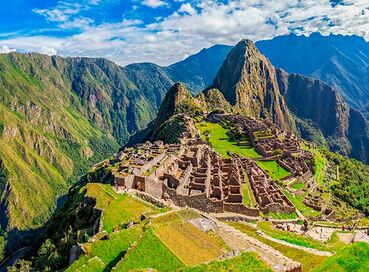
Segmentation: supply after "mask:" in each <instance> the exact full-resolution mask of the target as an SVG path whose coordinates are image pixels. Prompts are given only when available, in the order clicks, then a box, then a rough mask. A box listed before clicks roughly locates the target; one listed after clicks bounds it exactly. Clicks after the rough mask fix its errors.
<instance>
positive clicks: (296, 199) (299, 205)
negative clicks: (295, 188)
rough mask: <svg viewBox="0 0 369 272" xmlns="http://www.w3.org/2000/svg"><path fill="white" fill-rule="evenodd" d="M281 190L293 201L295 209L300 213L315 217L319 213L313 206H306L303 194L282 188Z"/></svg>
mask: <svg viewBox="0 0 369 272" xmlns="http://www.w3.org/2000/svg"><path fill="white" fill-rule="evenodd" d="M283 192H284V194H285V195H286V196H287V197H288V199H289V200H290V201H291V202H292V203H293V205H295V207H296V209H298V210H299V211H300V212H301V213H302V215H303V216H305V217H317V216H318V215H319V214H320V212H319V211H317V210H314V209H313V208H311V207H308V206H306V205H305V204H304V203H303V201H304V195H298V194H293V193H290V192H289V191H287V190H284V191H283Z"/></svg>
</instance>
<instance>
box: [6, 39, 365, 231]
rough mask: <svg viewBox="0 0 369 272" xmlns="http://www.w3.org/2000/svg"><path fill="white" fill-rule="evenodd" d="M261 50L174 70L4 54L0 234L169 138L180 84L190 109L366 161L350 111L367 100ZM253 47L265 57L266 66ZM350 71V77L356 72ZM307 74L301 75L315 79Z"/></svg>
mask: <svg viewBox="0 0 369 272" xmlns="http://www.w3.org/2000/svg"><path fill="white" fill-rule="evenodd" d="M313 37H315V36H313ZM319 37H320V38H321V39H325V38H326V37H323V36H319ZM292 38H293V37H292ZM353 39H356V38H353ZM268 42H270V43H273V42H274V41H273V40H272V41H268ZM265 43H267V41H265V42H260V43H257V44H256V46H255V45H254V44H253V43H252V42H251V41H247V40H245V41H242V42H240V43H239V44H238V45H237V46H236V47H230V46H222V45H217V46H213V47H211V48H209V49H204V50H202V51H200V52H199V53H198V54H196V55H193V56H191V57H189V58H187V59H185V60H183V61H181V62H179V63H176V64H173V65H171V66H168V67H160V66H158V65H155V64H151V63H142V64H132V65H128V66H126V67H120V66H118V65H116V64H114V63H113V62H111V61H108V60H105V59H88V58H61V57H57V56H53V57H49V56H45V55H40V54H19V53H10V54H1V55H0V135H1V138H0V144H1V147H2V148H1V149H0V177H1V179H0V182H1V184H0V185H1V203H0V212H1V215H2V216H1V227H2V229H3V230H6V231H10V230H14V229H19V230H28V229H29V228H35V227H39V226H42V225H43V224H44V222H45V221H46V220H47V219H48V218H49V216H50V214H51V213H52V212H53V210H54V209H55V208H56V203H57V200H58V198H59V197H61V196H62V195H63V194H64V193H66V192H67V189H68V187H69V186H70V184H71V183H72V182H74V181H76V180H77V179H78V177H79V176H80V175H82V174H83V173H86V172H87V171H88V169H89V167H90V166H91V165H92V164H93V163H95V162H98V161H100V160H102V159H104V158H106V157H108V155H109V154H112V153H114V152H115V151H117V150H118V149H119V147H120V146H123V145H125V144H126V143H127V142H128V140H129V138H130V136H132V135H134V134H136V133H137V132H139V131H142V130H143V129H145V128H146V127H147V126H148V125H150V123H151V126H153V127H154V129H156V131H155V132H156V133H158V132H160V131H163V129H165V126H162V125H163V122H165V119H166V118H164V119H163V120H162V121H161V122H160V123H157V124H153V123H152V121H153V120H154V119H155V117H156V115H157V112H158V110H159V107H160V105H161V102H162V100H163V99H164V96H165V94H166V92H167V90H169V89H170V87H171V86H172V85H173V84H174V83H175V82H177V81H181V82H183V83H184V84H185V85H186V87H187V88H188V89H189V91H190V92H191V93H192V94H196V95H197V96H196V99H194V98H192V96H190V95H187V94H185V95H184V97H187V99H186V101H187V102H186V103H185V107H184V108H183V109H185V110H194V111H196V110H197V109H204V105H205V107H206V110H208V111H211V110H216V109H219V108H220V109H223V110H226V111H229V110H230V111H233V112H239V113H241V112H244V113H246V114H248V115H252V116H254V117H263V118H268V119H270V120H272V121H274V122H275V123H277V124H278V125H279V126H280V127H281V128H285V129H287V128H288V129H292V130H294V131H296V132H298V133H300V135H301V136H303V137H305V138H306V139H309V140H316V141H317V142H319V143H320V144H323V145H324V144H325V145H327V146H328V147H329V148H331V150H334V151H339V152H341V153H342V154H345V155H350V156H352V157H354V158H357V159H361V160H362V161H364V162H368V150H369V141H368V131H367V123H366V121H365V119H364V117H363V115H362V114H361V113H360V112H359V111H357V110H356V109H354V108H350V106H349V104H347V103H346V102H345V99H346V100H347V101H349V102H350V105H351V106H352V107H355V108H359V107H361V106H364V105H365V103H366V102H365V101H364V97H365V95H364V91H362V94H361V95H360V96H359V95H358V96H356V95H355V96H352V97H353V98H357V99H359V98H360V102H359V101H358V102H355V103H353V101H350V99H349V97H348V95H344V94H343V96H344V98H345V99H344V98H342V96H341V94H340V93H343V90H345V91H347V89H343V87H342V86H344V84H343V83H340V84H336V86H337V87H336V88H337V89H335V88H334V87H331V86H330V85H328V84H326V83H324V82H323V81H320V80H318V79H314V78H312V77H305V76H302V75H298V74H289V73H287V72H294V71H291V70H289V69H286V68H285V67H283V66H282V65H278V64H276V63H275V62H277V61H276V60H273V58H271V61H269V60H268V59H267V57H269V56H268V53H267V52H266V51H267V49H266V46H265ZM257 48H264V51H263V50H262V53H264V54H265V55H266V57H265V56H263V55H262V54H261V53H260V52H259V51H258V49H257ZM364 53H365V52H364ZM364 53H362V54H364ZM360 54H361V53H360ZM355 56H356V55H355ZM336 59H337V58H336ZM353 60H357V61H358V62H360V61H363V60H364V57H363V59H361V60H360V61H359V60H358V59H355V58H354V57H353ZM291 61H294V60H291ZM308 61H309V59H306V62H308ZM342 63H343V64H345V62H344V61H342ZM343 64H341V65H343ZM274 66H276V67H282V68H284V69H285V70H286V71H287V72H285V71H284V70H281V69H278V68H275V67H274ZM358 66H359V64H358ZM345 67H346V68H345V69H347V71H348V69H349V68H350V65H348V66H345ZM362 69H364V68H363V67H362ZM309 71H310V70H309ZM309 71H308V70H306V71H303V72H304V73H306V74H308V75H311V76H315V73H314V72H311V73H308V72H309ZM354 72H355V71H353V72H352V73H354ZM327 74H328V73H327ZM316 75H318V74H316ZM319 76H321V74H319ZM337 78H339V77H338V75H337ZM343 78H344V79H345V80H346V78H347V77H343ZM341 80H342V81H343V79H341ZM358 82H359V83H360V81H358ZM359 83H356V84H359ZM177 87H178V85H177ZM177 89H178V88H177ZM180 89H183V88H182V87H180ZM202 90H204V91H202ZM347 93H348V94H350V92H349V91H347ZM351 100H352V99H351ZM361 100H362V101H361ZM164 104H165V103H164ZM162 107H163V106H162ZM175 110H176V109H174V111H175ZM163 111H164V112H165V110H163ZM162 115H163V113H161V114H160V116H162ZM171 115H172V114H169V115H168V117H170V116H171ZM167 125H168V124H167ZM169 125H170V124H169ZM161 126H162V127H161ZM164 132H165V130H164ZM164 134H165V133H164ZM164 134H163V133H162V135H164ZM60 202H62V198H61V199H60Z"/></svg>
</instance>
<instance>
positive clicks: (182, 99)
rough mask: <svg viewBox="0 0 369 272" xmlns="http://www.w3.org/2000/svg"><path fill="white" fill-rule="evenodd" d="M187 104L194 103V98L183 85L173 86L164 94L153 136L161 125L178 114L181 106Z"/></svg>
mask: <svg viewBox="0 0 369 272" xmlns="http://www.w3.org/2000/svg"><path fill="white" fill-rule="evenodd" d="M188 102H194V98H193V97H192V95H191V93H190V92H189V91H188V90H187V89H186V86H185V85H184V84H183V83H176V84H174V85H173V86H172V87H171V88H170V89H169V91H168V92H167V93H166V95H165V97H164V100H163V102H162V103H161V106H160V109H159V112H158V116H157V118H156V121H155V126H154V134H155V132H156V131H157V129H158V128H159V127H160V125H161V124H163V123H164V122H165V121H167V120H168V119H169V118H170V117H172V116H173V115H175V114H177V113H179V112H180V107H181V105H183V104H186V103H188ZM194 103H195V102H194Z"/></svg>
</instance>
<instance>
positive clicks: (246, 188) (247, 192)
mask: <svg viewBox="0 0 369 272" xmlns="http://www.w3.org/2000/svg"><path fill="white" fill-rule="evenodd" d="M241 188H242V194H243V204H245V206H246V207H251V208H254V207H256V199H255V196H254V193H253V191H252V189H251V186H250V183H249V181H248V178H247V175H246V174H245V183H242V185H241Z"/></svg>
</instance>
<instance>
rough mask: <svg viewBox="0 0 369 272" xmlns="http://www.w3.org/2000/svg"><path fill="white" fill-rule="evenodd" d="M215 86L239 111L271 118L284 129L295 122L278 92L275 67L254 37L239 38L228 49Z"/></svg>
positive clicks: (257, 116)
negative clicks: (230, 48) (236, 42)
mask: <svg viewBox="0 0 369 272" xmlns="http://www.w3.org/2000/svg"><path fill="white" fill-rule="evenodd" d="M213 87H214V88H217V89H219V90H220V92H221V93H222V94H223V95H224V97H225V98H226V100H227V101H228V102H229V103H230V104H231V105H232V106H235V108H236V109H238V110H239V111H240V112H244V113H246V114H247V115H249V116H252V117H255V118H259V117H263V118H268V119H270V120H272V121H274V122H275V123H276V124H277V125H279V126H280V127H281V128H284V129H286V128H288V127H290V126H291V124H292V123H293V121H292V118H291V116H290V115H289V111H288V109H287V106H286V105H285V103H284V100H283V98H282V96H281V95H280V92H279V87H278V83H277V80H276V70H275V68H274V67H273V65H272V64H271V63H270V62H269V60H268V59H267V58H265V57H264V55H262V54H261V53H260V52H259V50H258V49H257V48H256V46H255V44H254V42H253V41H251V40H242V41H240V42H239V43H238V44H237V45H236V46H235V47H234V48H233V49H232V50H231V51H230V52H229V54H228V56H227V58H226V59H225V61H224V62H223V65H222V67H221V68H220V70H219V72H218V74H217V76H216V78H215V80H214V82H213Z"/></svg>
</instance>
